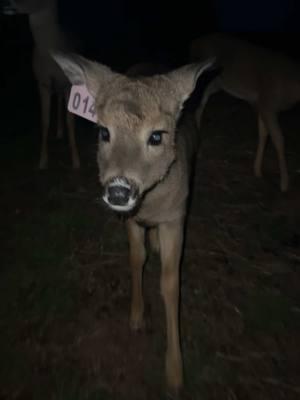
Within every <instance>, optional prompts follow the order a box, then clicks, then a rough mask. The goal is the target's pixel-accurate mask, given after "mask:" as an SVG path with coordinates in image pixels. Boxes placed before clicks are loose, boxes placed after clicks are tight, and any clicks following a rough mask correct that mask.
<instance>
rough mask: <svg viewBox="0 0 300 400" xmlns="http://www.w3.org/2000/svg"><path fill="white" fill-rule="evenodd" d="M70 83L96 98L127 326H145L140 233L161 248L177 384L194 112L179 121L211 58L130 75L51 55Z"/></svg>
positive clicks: (171, 381) (169, 354)
mask: <svg viewBox="0 0 300 400" xmlns="http://www.w3.org/2000/svg"><path fill="white" fill-rule="evenodd" d="M55 59H56V60H57V62H58V63H59V64H60V65H61V67H62V68H63V70H64V72H65V73H66V75H67V76H68V77H69V79H70V81H71V82H72V84H77V85H81V84H85V85H86V86H87V88H88V90H89V91H90V93H91V95H92V96H93V97H94V98H95V101H96V113H97V120H98V125H99V147H98V158H97V159H98V165H99V171H100V173H99V178H100V182H101V184H102V185H103V188H104V194H103V200H104V201H105V203H106V204H107V205H108V207H109V208H111V209H112V210H115V211H117V212H119V213H122V214H125V215H126V216H127V230H128V238H129V247H130V265H131V271H132V303H131V315H130V325H131V328H132V329H133V330H137V329H140V328H141V327H142V326H143V311H144V302H143V295H142V274H143V266H144V263H145V260H146V247H145V239H146V234H147V233H149V234H150V236H151V238H152V240H151V244H152V245H154V248H155V249H158V248H159V249H160V257H161V264H162V270H161V281H160V283H161V294H162V297H163V300H164V305H165V310H166V324H167V351H166V360H165V362H166V378H167V384H168V387H169V388H170V390H171V391H172V392H175V393H177V392H178V391H179V389H180V388H181V386H182V383H183V376H182V356H181V350H180V339H179V322H178V308H179V290H180V289H179V267H180V258H181V251H182V244H183V234H184V232H183V230H184V222H185V215H186V202H187V197H188V192H189V176H190V171H191V165H192V160H193V156H194V155H195V150H196V147H197V146H196V142H197V136H198V131H197V129H196V126H195V125H194V118H193V117H188V116H186V117H185V118H183V119H182V120H181V121H180V122H178V120H179V117H180V114H181V110H182V108H183V104H184V102H185V100H186V99H187V98H188V97H189V96H190V94H191V93H192V91H193V90H194V88H195V85H196V81H197V78H198V76H199V75H200V74H201V73H202V72H203V71H204V70H205V69H207V68H208V67H209V66H210V65H211V64H212V61H206V62H205V63H203V64H200V65H196V64H195V65H189V66H185V67H182V68H180V69H177V70H174V71H171V72H169V73H167V74H164V75H155V76H152V77H143V78H131V77H128V76H125V75H121V74H119V73H116V72H113V71H112V70H111V69H110V68H108V67H106V66H104V65H101V64H98V63H95V62H91V61H88V60H86V59H83V58H82V57H78V58H77V57H76V58H74V57H72V58H70V57H68V56H64V55H56V56H55Z"/></svg>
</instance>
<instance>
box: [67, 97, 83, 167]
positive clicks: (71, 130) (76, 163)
mask: <svg viewBox="0 0 300 400" xmlns="http://www.w3.org/2000/svg"><path fill="white" fill-rule="evenodd" d="M65 103H66V104H64V107H65V110H66V111H65V112H66V113H67V117H66V120H67V130H68V136H69V146H70V149H71V156H72V164H73V168H74V169H78V168H80V159H79V154H78V150H77V145H76V139H75V119H74V114H72V113H70V112H69V111H68V110H67V103H68V94H67V93H66V94H65Z"/></svg>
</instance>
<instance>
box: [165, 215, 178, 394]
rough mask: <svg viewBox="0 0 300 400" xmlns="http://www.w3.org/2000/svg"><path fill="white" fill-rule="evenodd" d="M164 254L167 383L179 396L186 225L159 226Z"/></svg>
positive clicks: (174, 222) (174, 223) (169, 224)
mask: <svg viewBox="0 0 300 400" xmlns="http://www.w3.org/2000/svg"><path fill="white" fill-rule="evenodd" d="M159 242H160V254H161V263H162V270H161V281H160V284H161V294H162V297H163V301H164V305H165V311H166V322H167V351H166V379H167V385H168V387H169V389H170V390H171V392H172V393H173V394H175V395H177V394H178V392H179V390H180V388H181V386H182V383H183V377H182V357H181V350H180V338H179V322H178V318H179V315H178V314H179V290H180V289H179V267H180V258H181V251H182V242H183V221H182V220H178V221H173V222H168V223H164V224H161V225H159Z"/></svg>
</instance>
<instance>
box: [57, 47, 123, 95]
mask: <svg viewBox="0 0 300 400" xmlns="http://www.w3.org/2000/svg"><path fill="white" fill-rule="evenodd" d="M52 57H53V58H54V60H55V61H56V62H57V64H58V65H59V66H60V67H61V68H62V70H63V71H64V73H65V75H66V76H67V77H68V79H69V80H70V82H71V83H72V85H86V87H87V88H88V91H89V92H90V94H91V95H92V96H93V97H94V98H96V95H97V93H98V91H99V88H100V87H101V86H102V85H106V84H107V83H109V81H111V80H113V79H114V78H115V77H116V76H117V75H118V74H117V73H115V72H113V71H112V70H111V69H110V68H108V67H106V66H105V65H102V64H99V63H97V62H95V61H90V60H88V59H86V58H84V57H82V56H79V55H77V54H71V55H69V54H68V55H66V54H62V53H52Z"/></svg>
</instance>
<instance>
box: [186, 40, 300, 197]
mask: <svg viewBox="0 0 300 400" xmlns="http://www.w3.org/2000/svg"><path fill="white" fill-rule="evenodd" d="M212 56H213V57H216V63H217V65H218V67H220V68H221V73H220V74H219V75H218V76H217V77H216V78H215V79H214V80H213V81H212V82H211V83H210V84H209V85H208V86H207V88H206V90H205V93H204V95H203V97H202V100H201V102H200V105H199V107H198V109H197V111H196V122H197V126H198V128H199V127H200V121H201V117H202V113H203V110H204V108H205V106H206V104H207V101H208V99H209V98H210V96H211V95H213V94H214V93H216V92H218V91H220V90H223V91H225V92H226V93H228V94H230V95H232V96H234V97H236V98H239V99H242V100H245V101H247V102H248V103H249V104H251V105H252V106H254V108H255V109H256V111H257V115H258V132H259V139H258V146H257V150H256V156H255V161H254V173H255V175H256V176H257V177H262V163H263V157H264V151H265V147H266V143H267V139H268V135H270V136H271V140H272V142H273V145H274V147H275V150H276V153H277V158H278V163H279V171H280V189H281V191H282V192H286V191H287V190H288V187H289V175H288V168H287V161H286V155H285V143H284V137H283V134H282V129H281V127H280V125H279V121H278V113H279V112H281V111H284V110H287V109H289V108H291V107H292V106H294V105H295V104H296V103H297V102H298V101H299V100H300V70H299V67H298V66H297V65H296V63H295V62H293V61H292V60H290V59H289V58H288V57H287V56H285V55H284V54H281V53H279V52H277V51H273V50H270V49H267V48H264V47H260V46H257V45H254V44H252V43H250V42H248V41H244V40H241V39H238V38H236V37H234V36H232V35H229V34H222V33H214V34H208V35H204V36H202V37H200V38H197V39H195V40H193V41H192V42H191V44H190V47H189V60H190V61H196V60H197V61H200V60H202V59H206V58H207V57H212Z"/></svg>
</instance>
